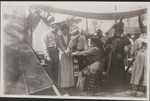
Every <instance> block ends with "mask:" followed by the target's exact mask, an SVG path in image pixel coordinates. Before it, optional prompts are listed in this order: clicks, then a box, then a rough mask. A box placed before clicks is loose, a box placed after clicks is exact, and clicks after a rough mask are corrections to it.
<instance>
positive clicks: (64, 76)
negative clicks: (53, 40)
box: [58, 24, 74, 88]
mask: <svg viewBox="0 0 150 101" xmlns="http://www.w3.org/2000/svg"><path fill="white" fill-rule="evenodd" d="M70 37H71V35H70V34H69V26H68V25H67V24H63V25H62V26H61V31H60V39H61V41H62V47H64V48H65V50H66V51H65V53H64V52H62V51H60V53H59V62H60V66H59V76H58V85H59V86H60V87H63V88H68V87H72V86H74V70H73V60H72V56H71V54H70V53H71V51H70V49H68V44H69V41H70ZM66 53H67V54H66Z"/></svg>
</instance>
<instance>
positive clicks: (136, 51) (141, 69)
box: [130, 36, 147, 86]
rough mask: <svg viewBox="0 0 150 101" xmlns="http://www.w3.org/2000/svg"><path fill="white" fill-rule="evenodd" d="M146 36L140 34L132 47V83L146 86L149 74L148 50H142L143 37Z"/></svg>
mask: <svg viewBox="0 0 150 101" xmlns="http://www.w3.org/2000/svg"><path fill="white" fill-rule="evenodd" d="M145 38H146V36H140V37H139V38H138V39H137V40H135V42H134V44H133V47H132V49H131V55H132V56H134V59H135V60H134V63H133V71H132V75H131V81H130V84H134V85H143V86H146V79H147V77H146V75H147V50H146V51H144V52H143V51H142V49H141V47H142V39H145Z"/></svg>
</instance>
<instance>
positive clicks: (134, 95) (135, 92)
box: [129, 91, 137, 97]
mask: <svg viewBox="0 0 150 101" xmlns="http://www.w3.org/2000/svg"><path fill="white" fill-rule="evenodd" d="M129 95H130V96H133V97H136V96H137V91H130V93H129Z"/></svg>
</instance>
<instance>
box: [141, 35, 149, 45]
mask: <svg viewBox="0 0 150 101" xmlns="http://www.w3.org/2000/svg"><path fill="white" fill-rule="evenodd" d="M140 40H141V41H142V42H144V43H148V38H147V34H142V35H141V36H140Z"/></svg>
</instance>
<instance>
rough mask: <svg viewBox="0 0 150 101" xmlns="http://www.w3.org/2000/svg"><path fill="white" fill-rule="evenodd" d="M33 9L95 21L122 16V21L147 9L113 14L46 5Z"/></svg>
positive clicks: (144, 12) (143, 12) (145, 11)
mask: <svg viewBox="0 0 150 101" xmlns="http://www.w3.org/2000/svg"><path fill="white" fill-rule="evenodd" d="M32 6H33V7H38V8H40V9H43V10H46V11H49V12H55V13H61V14H68V15H73V16H79V17H85V18H91V19H97V20H118V19H120V18H121V17H122V16H123V18H124V19H126V18H131V17H135V16H138V15H142V14H146V13H147V9H146V8H144V9H139V10H134V11H127V12H115V13H92V12H81V11H74V10H67V9H60V8H55V7H51V6H47V5H38V4H36V5H32Z"/></svg>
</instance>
